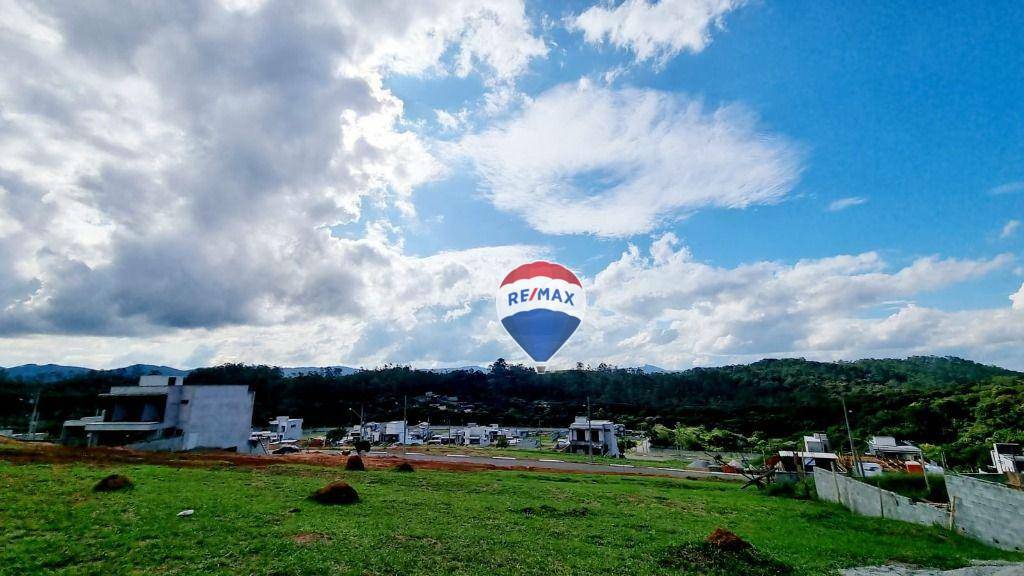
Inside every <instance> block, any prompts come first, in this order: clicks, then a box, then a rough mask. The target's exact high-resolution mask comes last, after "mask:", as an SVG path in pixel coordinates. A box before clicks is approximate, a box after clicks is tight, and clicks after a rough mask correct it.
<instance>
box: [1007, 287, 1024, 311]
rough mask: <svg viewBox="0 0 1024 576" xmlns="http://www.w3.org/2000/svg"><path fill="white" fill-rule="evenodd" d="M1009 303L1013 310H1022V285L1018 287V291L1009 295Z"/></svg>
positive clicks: (1023, 290) (1023, 305)
mask: <svg viewBox="0 0 1024 576" xmlns="http://www.w3.org/2000/svg"><path fill="white" fill-rule="evenodd" d="M1010 301H1011V302H1013V305H1012V307H1013V309H1014V310H1024V284H1021V285H1020V289H1019V290H1017V291H1016V292H1014V293H1013V294H1011V295H1010Z"/></svg>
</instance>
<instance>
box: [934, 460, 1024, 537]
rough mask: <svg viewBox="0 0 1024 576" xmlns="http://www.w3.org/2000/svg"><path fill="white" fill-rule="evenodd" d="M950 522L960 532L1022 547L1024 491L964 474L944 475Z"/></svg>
mask: <svg viewBox="0 0 1024 576" xmlns="http://www.w3.org/2000/svg"><path fill="white" fill-rule="evenodd" d="M946 491H947V492H949V498H950V502H951V503H952V502H953V499H954V498H955V499H956V503H955V510H954V512H953V525H954V526H955V527H956V530H957V531H958V532H960V533H962V534H967V535H969V536H973V537H974V538H977V539H978V540H981V541H982V542H985V543H988V544H992V545H993V546H998V547H1000V548H1005V549H1007V550H1024V491H1020V490H1014V489H1013V488H1008V487H1006V486H1002V485H1000V484H994V483H992V482H986V481H984V480H975V479H974V478H968V477H966V476H957V475H952V474H950V475H947V476H946Z"/></svg>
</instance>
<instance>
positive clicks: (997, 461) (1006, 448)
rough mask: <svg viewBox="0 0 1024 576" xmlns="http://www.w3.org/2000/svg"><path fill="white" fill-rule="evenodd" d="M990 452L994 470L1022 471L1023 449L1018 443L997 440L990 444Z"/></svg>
mask: <svg viewBox="0 0 1024 576" xmlns="http://www.w3.org/2000/svg"><path fill="white" fill-rule="evenodd" d="M990 454H991V456H992V466H993V467H994V468H995V469H996V472H1000V473H1005V472H1024V451H1022V450H1021V446H1020V444H1011V443H1000V442H997V443H995V444H993V445H992V452H991V453H990Z"/></svg>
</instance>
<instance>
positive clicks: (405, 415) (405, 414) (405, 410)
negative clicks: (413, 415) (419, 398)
mask: <svg viewBox="0 0 1024 576" xmlns="http://www.w3.org/2000/svg"><path fill="white" fill-rule="evenodd" d="M408 442H409V397H408V396H406V395H404V394H403V395H402V453H403V454H405V451H406V448H405V447H406V445H407V443H408Z"/></svg>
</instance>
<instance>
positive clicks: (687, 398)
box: [0, 357, 1024, 465]
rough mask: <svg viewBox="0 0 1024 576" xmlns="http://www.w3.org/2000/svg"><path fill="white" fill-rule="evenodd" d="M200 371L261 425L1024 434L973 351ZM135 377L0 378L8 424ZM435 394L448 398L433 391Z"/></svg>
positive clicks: (999, 374)
mask: <svg viewBox="0 0 1024 576" xmlns="http://www.w3.org/2000/svg"><path fill="white" fill-rule="evenodd" d="M187 382H188V383H192V384H199V383H207V384H229V383H231V384H233V383H244V384H248V385H250V386H251V387H252V388H253V389H254V390H255V391H256V410H255V414H254V422H256V423H259V422H264V421H267V420H269V419H270V418H271V417H273V416H276V415H278V414H288V415H292V416H300V417H303V418H304V419H305V421H306V426H307V427H317V426H329V427H336V426H342V425H352V424H355V423H356V422H358V416H357V414H358V413H359V412H360V411H362V413H363V414H364V415H365V418H366V419H367V420H398V419H401V418H402V414H403V409H406V410H407V413H408V417H409V420H411V421H423V420H425V421H429V422H431V423H435V424H465V423H467V422H478V423H492V422H493V423H501V424H509V425H520V426H565V425H567V424H568V423H569V422H571V421H572V419H573V417H574V416H576V415H578V414H584V413H585V411H586V406H587V402H588V400H589V404H590V407H591V414H592V417H594V418H611V419H614V420H615V421H617V422H622V423H624V424H625V425H626V426H627V427H629V428H632V429H639V430H645V431H649V432H654V431H655V427H656V426H658V427H659V428H658V430H659V431H661V432H662V433H663V434H664V432H663V430H664V429H665V428H667V429H671V430H674V431H678V430H680V429H682V432H681V433H678V434H677V433H676V432H673V437H679V438H683V439H685V438H698V439H699V438H702V437H704V438H705V439H710V440H709V442H713V443H726V444H728V447H729V448H730V449H739V448H742V447H743V445H744V442H746V443H747V445H748V447H752V446H750V445H753V444H757V443H760V442H767V441H792V440H794V439H795V438H796V437H798V436H799V435H801V434H803V433H809V432H813V431H825V432H828V433H829V436H830V437H831V438H832V439H833V442H834V443H838V442H843V443H845V442H846V441H847V440H846V439H847V435H846V431H845V426H843V414H842V408H841V404H840V398H843V397H845V399H846V403H847V406H848V408H849V409H850V411H851V414H850V417H851V423H852V424H853V426H854V434H855V436H856V437H858V438H859V439H860V440H859V443H860V444H861V445H862V446H863V443H864V440H866V438H867V437H868V436H869V435H871V434H889V435H893V436H896V437H898V438H901V439H907V440H912V441H915V442H918V443H922V444H926V445H928V446H927V447H928V448H929V449H930V450H932V451H933V453H935V454H937V452H938V451H939V450H942V451H944V453H945V456H946V458H947V461H949V462H951V463H954V462H955V463H961V464H965V465H977V464H981V463H984V462H985V461H986V460H987V453H988V450H989V449H990V443H991V442H992V441H1022V442H1024V374H1021V373H1017V372H1012V371H1009V370H1005V369H1002V368H997V367H992V366H985V365H981V364H977V363H974V362H970V361H967V360H962V359H959V358H940V357H914V358H908V359H905V360H859V361H855V362H835V363H831V362H830V363H824V362H810V361H806V360H801V359H783V360H762V361H760V362H756V363H753V364H749V365H742V366H725V367H718V368H695V369H691V370H686V371H684V372H676V373H662V374H645V373H643V372H641V371H639V370H631V369H618V368H615V367H611V366H605V365H601V366H599V367H597V368H594V369H591V368H589V367H585V366H579V367H578V368H577V369H576V370H568V371H561V372H552V373H547V374H537V373H536V372H534V371H533V370H531V369H529V368H526V367H524V366H520V365H512V364H508V363H507V362H505V361H504V360H500V359H499V360H498V361H496V362H495V363H494V364H493V365H491V366H490V367H489V370H488V371H487V372H476V371H455V372H449V373H432V372H424V371H417V370H412V369H410V368H408V367H403V366H387V367H383V368H380V369H375V370H365V371H360V372H357V373H355V374H351V375H342V374H340V373H332V372H327V373H314V374H308V375H302V376H295V377H291V378H288V377H285V376H284V375H283V374H282V372H281V370H280V369H278V368H274V367H269V366H244V365H236V364H231V365H224V366H218V367H213V368H202V369H198V370H195V371H193V372H192V373H191V374H190V375H189V376H188V379H187ZM124 383H130V382H126V379H125V378H124V377H119V376H116V375H113V374H109V373H103V372H94V373H90V374H89V375H87V376H83V377H80V378H74V379H70V380H65V381H62V382H57V383H54V384H46V385H43V384H36V383H26V382H14V381H10V380H4V379H2V375H0V427H3V424H5V423H6V424H7V425H8V426H10V425H12V424H13V425H14V426H17V427H19V428H21V427H24V422H26V420H27V416H28V414H29V413H30V412H31V399H32V397H33V395H34V393H35V392H36V391H38V390H40V388H41V387H42V399H41V401H40V414H41V425H42V427H45V428H46V429H49V430H59V426H60V423H61V422H62V421H63V420H64V419H65V418H69V417H75V416H81V415H83V414H90V413H94V412H95V410H96V407H97V403H96V394H97V393H98V392H101V391H105V389H106V387H107V386H110V385H112V384H124ZM428 392H430V393H433V394H434V395H435V396H443V397H446V398H447V399H446V400H437V399H436V398H435V399H432V400H426V399H425V398H424V396H425V395H426V394H427V393H428ZM454 398H457V401H455V400H454ZM662 427H663V428H662ZM702 435H703V436H702Z"/></svg>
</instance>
